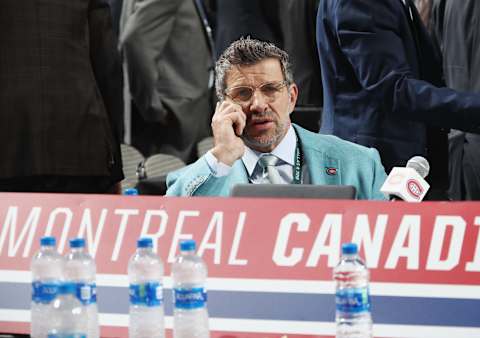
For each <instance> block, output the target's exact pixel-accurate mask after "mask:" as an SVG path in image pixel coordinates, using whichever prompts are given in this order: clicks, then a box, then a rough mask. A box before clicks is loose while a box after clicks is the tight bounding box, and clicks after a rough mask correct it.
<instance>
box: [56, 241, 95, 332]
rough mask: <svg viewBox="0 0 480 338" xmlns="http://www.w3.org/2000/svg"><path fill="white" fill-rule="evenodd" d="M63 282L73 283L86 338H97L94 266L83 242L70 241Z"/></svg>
mask: <svg viewBox="0 0 480 338" xmlns="http://www.w3.org/2000/svg"><path fill="white" fill-rule="evenodd" d="M64 273H65V280H66V281H67V282H70V283H73V284H74V285H75V288H76V296H77V298H78V300H79V301H80V303H81V304H82V305H83V307H84V308H85V311H86V313H87V318H88V338H98V337H99V335H100V332H99V327H98V308H97V285H96V283H95V273H96V266H95V261H94V260H93V258H92V256H90V255H89V254H88V253H87V252H85V240H84V239H83V238H74V239H71V240H70V252H69V253H68V254H67V255H66V257H65V270H64Z"/></svg>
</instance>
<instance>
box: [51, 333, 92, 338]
mask: <svg viewBox="0 0 480 338" xmlns="http://www.w3.org/2000/svg"><path fill="white" fill-rule="evenodd" d="M48 338H87V335H86V334H84V333H49V334H48Z"/></svg>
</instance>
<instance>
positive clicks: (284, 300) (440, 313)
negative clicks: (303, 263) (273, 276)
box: [0, 283, 480, 327]
mask: <svg viewBox="0 0 480 338" xmlns="http://www.w3.org/2000/svg"><path fill="white" fill-rule="evenodd" d="M30 289H31V286H30V285H29V284H25V283H18V284H16V283H0V308H3V309H28V308H30V297H31V296H30V295H31V290H30ZM164 296H165V298H164V299H165V312H166V314H167V315H171V314H172V293H171V290H170V289H166V290H165V294H164ZM97 299H98V305H99V310H100V312H103V313H119V314H126V313H128V301H129V296H128V288H124V287H98V292H97ZM479 308H480V300H472V299H446V298H420V297H386V296H372V316H373V321H374V323H377V324H396V325H402V324H404V325H442V326H464V327H480V316H479V315H478V309H479ZM334 311H335V299H334V296H333V294H332V295H326V294H297V293H271V292H242V291H235V292H233V291H209V292H208V312H209V313H210V316H211V317H217V318H232V319H234V318H245V319H248V318H251V319H269V320H295V321H326V322H331V321H333V320H334V317H335V312H334Z"/></svg>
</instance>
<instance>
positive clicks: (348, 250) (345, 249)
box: [342, 243, 358, 255]
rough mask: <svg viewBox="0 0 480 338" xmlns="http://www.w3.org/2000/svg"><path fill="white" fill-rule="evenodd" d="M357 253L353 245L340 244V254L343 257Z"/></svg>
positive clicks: (355, 246)
mask: <svg viewBox="0 0 480 338" xmlns="http://www.w3.org/2000/svg"><path fill="white" fill-rule="evenodd" d="M356 253H358V246H357V244H355V243H344V244H342V254H344V255H354V254H356Z"/></svg>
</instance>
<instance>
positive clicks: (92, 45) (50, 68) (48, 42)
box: [0, 0, 123, 193]
mask: <svg viewBox="0 0 480 338" xmlns="http://www.w3.org/2000/svg"><path fill="white" fill-rule="evenodd" d="M0 45H1V46H2V48H1V50H0V107H1V108H0V144H1V146H0V158H1V161H0V190H1V191H45V192H85V193H87V192H92V193H93V192H95V193H101V192H112V191H114V188H115V187H117V186H118V185H117V184H116V183H117V182H119V181H120V180H122V179H123V172H122V163H121V155H120V146H119V138H120V135H121V132H122V125H123V124H122V123H123V122H122V109H123V102H122V96H121V93H122V85H121V79H122V75H121V65H120V62H119V58H118V55H117V50H116V42H115V38H114V35H113V32H112V26H111V16H110V12H109V6H108V3H107V2H106V0H77V1H55V0H50V1H49V0H45V1H41V2H40V1H17V0H3V1H2V4H1V10H0Z"/></svg>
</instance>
